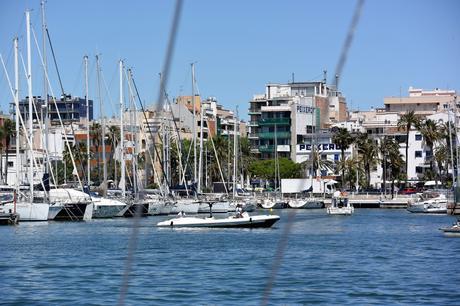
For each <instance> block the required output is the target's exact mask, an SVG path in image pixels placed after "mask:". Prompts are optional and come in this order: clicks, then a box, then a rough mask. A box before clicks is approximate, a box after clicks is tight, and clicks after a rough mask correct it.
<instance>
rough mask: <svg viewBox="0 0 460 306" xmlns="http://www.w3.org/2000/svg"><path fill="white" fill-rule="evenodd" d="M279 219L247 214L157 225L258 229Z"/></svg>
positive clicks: (272, 216) (185, 218) (179, 220)
mask: <svg viewBox="0 0 460 306" xmlns="http://www.w3.org/2000/svg"><path fill="white" fill-rule="evenodd" d="M279 219H280V217H279V216H276V215H259V216H249V214H248V213H247V212H244V213H242V214H241V215H240V216H231V217H228V218H222V219H220V218H219V219H216V218H214V217H207V218H196V217H182V216H181V217H178V218H174V219H170V220H165V221H162V222H159V223H158V224H157V226H158V227H222V228H224V227H246V228H259V227H271V226H272V225H273V224H274V223H275V222H277V221H278V220H279Z"/></svg>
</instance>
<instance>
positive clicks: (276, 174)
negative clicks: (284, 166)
mask: <svg viewBox="0 0 460 306" xmlns="http://www.w3.org/2000/svg"><path fill="white" fill-rule="evenodd" d="M277 181H278V137H277V136H276V121H275V195H276V194H277V193H278V192H277V191H276V188H277V187H278V182H277Z"/></svg>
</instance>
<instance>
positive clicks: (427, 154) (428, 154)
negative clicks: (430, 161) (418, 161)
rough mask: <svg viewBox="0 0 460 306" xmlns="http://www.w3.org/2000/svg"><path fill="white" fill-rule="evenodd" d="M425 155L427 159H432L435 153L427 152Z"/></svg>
mask: <svg viewBox="0 0 460 306" xmlns="http://www.w3.org/2000/svg"><path fill="white" fill-rule="evenodd" d="M425 154H426V157H432V156H433V151H426V152H425Z"/></svg>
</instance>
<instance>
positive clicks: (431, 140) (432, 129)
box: [420, 119, 442, 173]
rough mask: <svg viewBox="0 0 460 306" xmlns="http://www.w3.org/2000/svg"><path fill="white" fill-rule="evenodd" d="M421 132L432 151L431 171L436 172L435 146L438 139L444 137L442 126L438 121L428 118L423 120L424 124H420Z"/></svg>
mask: <svg viewBox="0 0 460 306" xmlns="http://www.w3.org/2000/svg"><path fill="white" fill-rule="evenodd" d="M420 132H421V133H422V135H423V140H424V142H425V145H426V146H427V147H428V148H429V149H430V151H431V156H430V157H429V162H430V171H431V172H432V173H433V172H434V169H433V163H434V162H436V158H434V151H433V147H434V144H435V143H436V142H437V141H439V140H440V139H441V137H442V134H441V130H440V126H439V124H438V123H437V122H436V121H434V120H431V119H426V120H424V121H423V124H420ZM438 167H439V166H438Z"/></svg>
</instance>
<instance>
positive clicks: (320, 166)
mask: <svg viewBox="0 0 460 306" xmlns="http://www.w3.org/2000/svg"><path fill="white" fill-rule="evenodd" d="M311 156H312V158H311V159H307V160H306V161H304V162H303V163H301V165H302V169H303V173H306V172H307V171H306V170H307V169H308V168H311V169H312V172H313V174H312V175H313V176H317V175H318V170H319V171H333V169H334V162H333V161H331V160H328V159H323V158H322V156H323V154H322V152H321V151H319V150H317V149H316V148H313V147H312V153H311Z"/></svg>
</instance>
